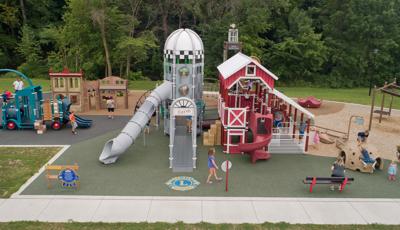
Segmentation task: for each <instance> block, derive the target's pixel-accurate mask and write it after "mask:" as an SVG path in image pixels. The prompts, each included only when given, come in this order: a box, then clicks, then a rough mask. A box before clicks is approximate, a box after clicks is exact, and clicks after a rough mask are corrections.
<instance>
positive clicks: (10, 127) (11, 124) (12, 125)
mask: <svg viewBox="0 0 400 230" xmlns="http://www.w3.org/2000/svg"><path fill="white" fill-rule="evenodd" d="M16 128H17V124H15V122H14V121H9V122H7V129H8V130H15V129H16Z"/></svg>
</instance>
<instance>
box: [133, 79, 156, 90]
mask: <svg viewBox="0 0 400 230" xmlns="http://www.w3.org/2000/svg"><path fill="white" fill-rule="evenodd" d="M157 83H158V85H160V84H161V83H162V81H146V80H142V81H129V86H128V88H129V89H132V90H149V89H154V88H155V87H156V85H157Z"/></svg>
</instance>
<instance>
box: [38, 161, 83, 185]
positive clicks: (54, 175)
mask: <svg viewBox="0 0 400 230" xmlns="http://www.w3.org/2000/svg"><path fill="white" fill-rule="evenodd" d="M45 169H46V176H45V177H46V179H47V188H49V189H50V188H51V187H52V183H51V182H52V181H54V180H57V181H59V178H58V177H59V175H60V172H61V171H62V170H65V169H71V170H74V171H75V172H77V171H78V169H79V166H78V164H76V163H75V164H74V165H46V167H45ZM77 188H79V181H78V182H77Z"/></svg>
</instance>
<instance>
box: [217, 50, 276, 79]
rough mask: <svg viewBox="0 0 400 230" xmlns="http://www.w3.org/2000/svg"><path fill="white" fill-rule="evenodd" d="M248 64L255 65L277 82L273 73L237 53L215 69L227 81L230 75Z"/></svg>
mask: <svg viewBox="0 0 400 230" xmlns="http://www.w3.org/2000/svg"><path fill="white" fill-rule="evenodd" d="M250 63H253V64H255V65H256V66H257V67H258V68H260V69H261V70H263V71H264V72H266V73H267V74H268V75H269V76H271V77H272V78H273V79H275V80H278V77H277V76H276V75H275V74H274V73H272V72H271V71H269V70H268V69H267V68H265V67H264V66H262V65H261V64H260V63H258V62H257V61H255V60H253V59H252V58H251V57H249V56H247V55H245V54H243V53H241V52H238V53H237V54H235V55H234V56H232V57H231V58H229V59H228V60H226V61H225V62H223V63H222V64H220V65H219V66H218V67H217V69H218V71H219V73H220V74H221V75H222V77H223V78H224V79H227V78H229V77H230V76H232V74H234V73H236V72H237V71H239V70H240V69H242V68H243V67H245V66H246V65H248V64H250Z"/></svg>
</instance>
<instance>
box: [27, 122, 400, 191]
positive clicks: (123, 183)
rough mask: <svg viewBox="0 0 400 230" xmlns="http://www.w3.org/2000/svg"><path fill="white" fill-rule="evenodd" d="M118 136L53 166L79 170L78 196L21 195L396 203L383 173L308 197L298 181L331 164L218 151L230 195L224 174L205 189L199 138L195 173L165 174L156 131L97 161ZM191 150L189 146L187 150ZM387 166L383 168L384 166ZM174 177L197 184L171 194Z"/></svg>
mask: <svg viewBox="0 0 400 230" xmlns="http://www.w3.org/2000/svg"><path fill="white" fill-rule="evenodd" d="M117 134H118V132H116V131H114V132H111V133H107V134H104V135H102V136H98V137H96V138H94V139H90V140H86V141H83V142H80V143H78V144H74V145H73V146H71V147H70V148H69V149H68V150H67V151H66V152H65V153H64V154H63V155H62V156H61V157H60V158H59V159H58V160H56V162H55V163H54V164H73V163H75V162H76V163H78V164H79V166H80V170H79V172H78V173H79V176H80V179H81V187H80V189H79V190H74V189H65V188H62V187H61V186H60V185H59V184H57V183H54V185H55V186H54V187H53V188H52V189H47V184H46V180H45V178H44V176H43V174H42V175H40V176H39V177H38V178H37V179H36V180H35V181H34V182H33V183H32V184H31V185H30V186H29V187H28V188H27V189H25V190H24V191H23V192H22V194H23V195H28V194H29V195H39V194H40V195H102V196H103V195H109V196H234V197H353V198H357V197H358V198H398V197H400V182H399V181H395V182H389V181H388V180H387V178H386V171H378V172H376V173H374V174H364V173H359V172H353V171H349V170H347V176H349V177H354V178H355V182H354V183H353V184H351V185H348V186H347V187H346V188H345V190H344V191H343V192H339V191H330V189H329V186H327V185H316V187H315V188H314V192H313V193H310V192H309V190H308V185H304V184H303V182H302V180H303V179H304V178H305V177H306V176H329V175H330V167H331V164H332V162H333V160H334V159H333V158H327V157H317V156H310V155H272V158H271V159H270V160H268V161H258V162H257V163H256V164H254V165H253V164H251V162H250V159H249V157H248V156H247V155H240V154H239V155H231V156H228V155H225V154H223V153H222V151H221V148H220V147H218V148H217V154H216V160H217V164H218V165H221V163H222V161H223V160H225V159H226V158H229V160H231V161H232V163H233V166H232V168H231V171H230V173H229V191H228V192H225V173H223V172H222V171H221V170H218V171H217V172H218V176H222V177H224V180H223V181H222V182H216V181H214V183H213V184H206V183H205V182H206V178H207V175H208V168H207V150H208V147H205V146H202V140H201V138H198V140H197V141H198V142H197V144H198V160H197V169H195V170H194V172H193V173H173V172H172V169H170V168H169V161H168V157H169V148H168V143H169V138H168V136H165V135H164V134H163V131H162V129H160V130H159V131H156V130H155V129H154V128H153V130H152V132H151V133H150V135H146V142H147V143H146V144H147V145H146V146H144V141H143V136H141V137H139V138H138V139H137V141H136V143H135V144H134V145H133V146H131V147H130V148H129V149H128V151H127V152H126V153H125V154H124V155H123V156H122V157H121V158H120V159H119V160H118V161H117V163H115V164H112V165H102V164H101V163H100V162H99V161H98V157H99V154H100V152H101V150H102V148H103V145H104V143H105V142H106V141H107V140H108V139H110V138H113V137H115V136H116V135H117ZM188 148H190V146H188ZM385 163H386V162H385ZM177 176H189V177H192V178H194V179H195V180H197V181H199V182H200V185H198V186H197V187H196V188H195V189H193V190H190V191H185V192H182V191H174V190H171V189H169V188H168V186H167V185H166V184H165V183H166V182H167V181H168V180H169V179H171V178H173V177H177Z"/></svg>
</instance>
